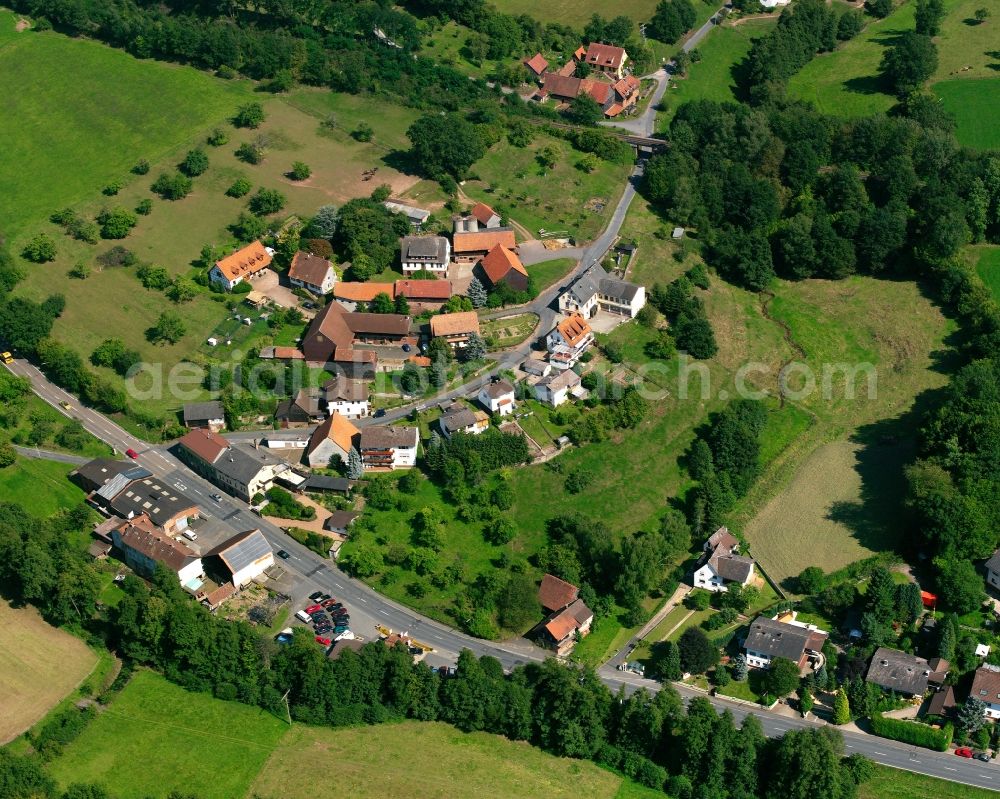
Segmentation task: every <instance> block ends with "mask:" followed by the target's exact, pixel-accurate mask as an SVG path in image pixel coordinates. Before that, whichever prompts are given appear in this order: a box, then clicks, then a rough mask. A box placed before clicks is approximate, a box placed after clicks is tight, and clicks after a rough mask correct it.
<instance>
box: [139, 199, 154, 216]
mask: <svg viewBox="0 0 1000 799" xmlns="http://www.w3.org/2000/svg"><path fill="white" fill-rule="evenodd" d="M152 210H153V201H152V200H150V199H145V200H140V201H139V204H138V205H137V206H136V207H135V212H136V213H137V214H139V215H140V216H149V214H150V212H151V211H152Z"/></svg>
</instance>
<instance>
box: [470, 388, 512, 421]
mask: <svg viewBox="0 0 1000 799" xmlns="http://www.w3.org/2000/svg"><path fill="white" fill-rule="evenodd" d="M478 399H479V402H480V403H481V404H482V406H483V407H484V408H486V410H488V411H489V412H490V413H495V414H497V415H498V416H507V415H509V414H512V413H513V412H514V386H512V385H511V384H510V383H509V382H508V381H506V380H497V381H496V382H494V383H488V384H486V385H485V386H483V387H482V389H480V391H479V397H478Z"/></svg>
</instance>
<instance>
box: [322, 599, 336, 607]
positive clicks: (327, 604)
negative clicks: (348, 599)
mask: <svg viewBox="0 0 1000 799" xmlns="http://www.w3.org/2000/svg"><path fill="white" fill-rule="evenodd" d="M320 604H321V605H322V606H323V607H324V608H328V607H330V606H331V605H336V604H337V600H336V599H334V598H333V597H330V598H329V599H324V600H323V601H322V602H320Z"/></svg>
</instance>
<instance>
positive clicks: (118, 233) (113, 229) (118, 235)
mask: <svg viewBox="0 0 1000 799" xmlns="http://www.w3.org/2000/svg"><path fill="white" fill-rule="evenodd" d="M97 221H98V223H99V224H100V226H101V238H105V239H123V238H125V237H126V236H127V235H128V234H129V232H130V231H131V230H132V228H134V227H135V226H136V223H137V222H138V221H139V218H138V217H137V216H136V215H135V214H133V213H132V212H131V211H128V210H126V209H124V208H121V207H119V208H113V209H110V210H109V209H107V208H105V209H104V210H103V211H101V213H99V214H98V215H97Z"/></svg>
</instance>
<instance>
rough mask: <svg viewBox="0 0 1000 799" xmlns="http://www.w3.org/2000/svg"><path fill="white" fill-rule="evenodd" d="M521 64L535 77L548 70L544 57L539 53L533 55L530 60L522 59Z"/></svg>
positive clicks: (547, 63)
mask: <svg viewBox="0 0 1000 799" xmlns="http://www.w3.org/2000/svg"><path fill="white" fill-rule="evenodd" d="M523 63H524V65H525V66H526V67H527V68H528V69H530V70H531V71H532V72H534V73H535V75H536V76H538V75H541V74H542V73H543V72H545V70H547V69H548V68H549V62H548V61H546V60H545V57H544V56H543V55H542V54H541V53H535V54H534V55H533V56H532V57H531V58H526V59H524V62H523Z"/></svg>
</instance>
